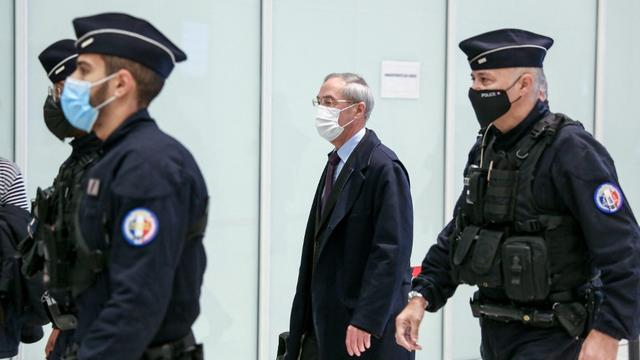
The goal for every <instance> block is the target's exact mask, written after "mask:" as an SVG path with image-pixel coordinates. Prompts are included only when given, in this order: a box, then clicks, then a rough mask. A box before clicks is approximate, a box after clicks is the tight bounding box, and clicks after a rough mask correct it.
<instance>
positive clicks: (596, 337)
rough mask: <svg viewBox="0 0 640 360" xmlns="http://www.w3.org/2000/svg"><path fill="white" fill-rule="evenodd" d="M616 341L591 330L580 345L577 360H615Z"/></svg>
mask: <svg viewBox="0 0 640 360" xmlns="http://www.w3.org/2000/svg"><path fill="white" fill-rule="evenodd" d="M617 356H618V339H616V338H613V337H611V336H609V335H607V334H605V333H603V332H600V331H598V330H595V329H593V330H591V331H590V332H589V335H587V338H586V339H585V340H584V343H582V349H581V350H580V356H578V360H616V357H617Z"/></svg>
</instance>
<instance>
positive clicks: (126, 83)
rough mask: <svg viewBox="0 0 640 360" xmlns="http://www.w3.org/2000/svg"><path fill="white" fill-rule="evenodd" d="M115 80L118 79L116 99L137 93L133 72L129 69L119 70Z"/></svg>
mask: <svg viewBox="0 0 640 360" xmlns="http://www.w3.org/2000/svg"><path fill="white" fill-rule="evenodd" d="M115 79H116V91H115V92H114V95H115V96H116V97H118V98H121V97H124V96H126V95H127V94H130V93H132V92H133V91H135V88H136V81H135V79H134V78H133V75H131V72H129V70H127V69H120V70H118V72H117V75H116V77H115Z"/></svg>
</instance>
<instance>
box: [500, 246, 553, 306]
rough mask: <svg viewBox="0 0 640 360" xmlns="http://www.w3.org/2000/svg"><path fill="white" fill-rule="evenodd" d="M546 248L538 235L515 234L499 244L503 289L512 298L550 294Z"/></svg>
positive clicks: (536, 298)
mask: <svg viewBox="0 0 640 360" xmlns="http://www.w3.org/2000/svg"><path fill="white" fill-rule="evenodd" d="M547 267H548V260H547V247H546V244H545V241H544V239H543V238H541V237H534V236H516V237H511V238H508V239H507V240H506V241H505V242H504V244H503V245H502V270H503V273H504V289H505V292H506V294H507V296H508V297H509V299H511V300H514V301H522V302H527V301H540V300H544V299H546V298H547V296H548V295H549V271H548V268H547Z"/></svg>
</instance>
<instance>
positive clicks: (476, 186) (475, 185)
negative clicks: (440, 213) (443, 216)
mask: <svg viewBox="0 0 640 360" xmlns="http://www.w3.org/2000/svg"><path fill="white" fill-rule="evenodd" d="M487 174H488V170H487V169H482V168H479V167H477V166H475V165H471V166H470V167H469V173H468V174H467V177H466V178H465V179H464V187H465V189H464V193H465V199H466V203H467V209H468V216H469V220H470V221H471V223H472V224H476V225H480V224H482V223H483V219H484V216H483V214H482V210H483V207H484V206H483V201H484V197H485V192H486V190H487Z"/></svg>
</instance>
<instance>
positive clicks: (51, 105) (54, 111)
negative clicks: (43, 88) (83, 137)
mask: <svg viewBox="0 0 640 360" xmlns="http://www.w3.org/2000/svg"><path fill="white" fill-rule="evenodd" d="M43 111H44V123H45V125H47V128H48V129H49V131H51V133H52V134H53V135H55V136H56V137H57V138H58V139H60V140H64V139H65V138H68V137H73V136H74V135H75V134H77V132H78V130H76V128H74V127H73V126H71V124H69V121H67V118H65V117H64V113H63V112H62V108H61V107H60V102H58V101H55V100H53V96H51V95H48V96H47V99H46V100H45V101H44V107H43Z"/></svg>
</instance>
